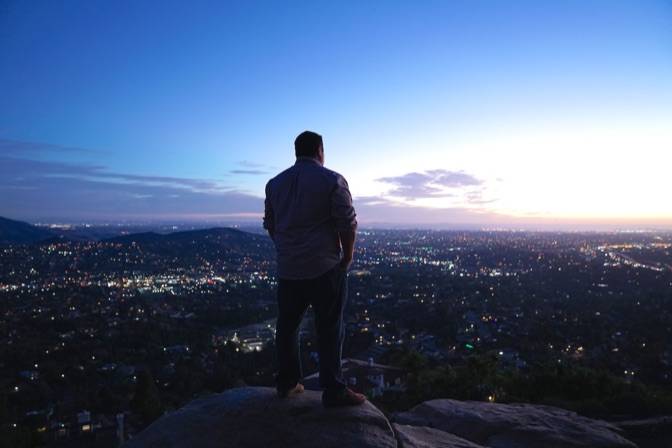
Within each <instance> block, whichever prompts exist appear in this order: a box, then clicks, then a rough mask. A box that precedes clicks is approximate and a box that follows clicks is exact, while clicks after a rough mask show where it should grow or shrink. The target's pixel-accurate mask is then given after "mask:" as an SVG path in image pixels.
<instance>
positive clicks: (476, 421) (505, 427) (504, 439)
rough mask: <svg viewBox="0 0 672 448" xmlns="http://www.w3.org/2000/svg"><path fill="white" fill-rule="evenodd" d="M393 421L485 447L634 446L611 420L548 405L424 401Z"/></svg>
mask: <svg viewBox="0 0 672 448" xmlns="http://www.w3.org/2000/svg"><path fill="white" fill-rule="evenodd" d="M394 421H395V422H397V423H402V424H410V425H414V426H429V427H432V428H436V429H439V430H442V431H445V432H448V433H452V434H455V435H457V436H459V437H462V438H464V439H467V440H469V441H471V442H474V443H477V444H481V445H484V446H487V447H491V448H514V447H515V448H528V447H529V448H537V447H544V448H576V447H586V448H588V447H590V448H636V445H635V444H634V443H632V442H631V441H629V440H627V439H625V438H624V437H622V436H621V435H620V429H619V428H618V427H616V426H615V425H612V424H610V423H607V422H605V421H601V420H593V419H589V418H585V417H582V416H579V415H577V414H576V413H574V412H571V411H566V410H564V409H558V408H555V407H551V406H543V405H532V404H499V403H485V402H480V401H457V400H447V399H444V400H430V401H427V402H425V403H422V404H420V405H418V406H416V407H415V408H413V409H411V410H410V411H408V412H403V413H400V414H397V415H396V416H395V418H394Z"/></svg>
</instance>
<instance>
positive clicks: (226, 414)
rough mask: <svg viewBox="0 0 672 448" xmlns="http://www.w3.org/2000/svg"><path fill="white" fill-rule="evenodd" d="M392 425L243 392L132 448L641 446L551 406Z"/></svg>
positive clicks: (434, 409)
mask: <svg viewBox="0 0 672 448" xmlns="http://www.w3.org/2000/svg"><path fill="white" fill-rule="evenodd" d="M392 420H393V422H394V423H390V421H389V420H388V418H387V417H386V416H385V415H384V414H383V413H382V412H381V411H380V410H379V409H377V408H376V407H375V406H374V405H372V404H371V403H368V402H367V403H366V404H365V405H363V406H359V407H351V408H340V409H324V408H323V407H322V404H321V401H320V393H319V392H314V391H306V392H305V393H303V394H301V395H298V396H296V397H292V398H290V399H279V398H277V397H276V395H275V390H274V389H271V388H264V387H242V388H236V389H230V390H228V391H226V392H224V393H221V394H215V395H211V396H208V397H205V398H201V399H198V400H195V401H193V402H191V403H190V404H188V405H187V406H185V407H183V408H182V409H179V410H177V411H175V412H172V413H170V414H167V415H165V416H163V417H161V418H160V419H159V420H157V421H156V422H154V423H153V424H152V425H150V426H149V427H148V428H146V429H145V430H144V431H142V432H141V433H140V434H138V435H137V436H136V437H135V438H133V439H132V440H130V441H129V442H128V443H126V445H125V447H126V448H159V447H160V448H173V447H174V448H177V447H189V448H210V447H212V448H214V447H217V448H234V447H235V448H252V447H263V448H267V447H269V448H270V447H272V448H284V447H292V448H308V447H311V448H314V447H317V448H332V447H333V448H337V447H338V448H344V447H346V448H350V447H352V448H485V447H491V448H577V447H586V448H588V447H590V448H636V445H635V444H634V443H632V442H630V441H629V440H627V439H625V438H624V437H623V436H622V435H621V432H620V431H621V430H620V429H619V428H618V427H616V426H614V425H612V424H610V423H607V422H604V421H600V420H592V419H588V418H585V417H581V416H579V415H577V414H575V413H573V412H569V411H565V410H562V409H558V408H554V407H551V406H541V405H530V404H498V403H483V402H475V401H466V402H463V401H456V400H431V401H427V402H425V403H422V404H421V405H418V406H416V407H415V408H413V409H411V410H410V411H408V412H403V413H399V414H396V415H395V416H394V417H393V419H392Z"/></svg>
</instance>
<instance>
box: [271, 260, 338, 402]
mask: <svg viewBox="0 0 672 448" xmlns="http://www.w3.org/2000/svg"><path fill="white" fill-rule="evenodd" d="M347 277H348V274H347V272H346V271H345V270H343V269H341V268H340V266H339V265H336V267H334V268H333V269H331V270H329V271H327V272H325V273H324V274H322V275H321V276H319V277H317V278H312V279H307V280H288V279H279V280H278V323H277V328H276V334H275V344H276V347H277V350H278V353H277V355H278V376H277V387H278V388H279V389H289V388H291V387H293V386H294V385H295V384H296V383H297V382H298V381H299V380H300V379H301V378H302V377H303V375H302V372H301V359H300V356H299V326H300V324H301V320H302V319H303V316H304V314H305V313H306V310H307V309H308V305H311V304H312V305H313V310H314V311H315V327H316V328H315V329H316V332H317V343H318V350H319V351H318V353H319V358H320V359H319V363H320V386H321V387H322V388H323V389H325V390H339V389H343V388H345V382H344V381H343V378H342V376H341V354H342V349H343V338H344V337H345V330H344V326H343V310H344V309H345V304H346V301H347V297H348V284H347Z"/></svg>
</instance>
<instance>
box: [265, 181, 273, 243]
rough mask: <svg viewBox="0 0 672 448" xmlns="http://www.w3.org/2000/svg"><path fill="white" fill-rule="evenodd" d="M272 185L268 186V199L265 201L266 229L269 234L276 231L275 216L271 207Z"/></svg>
mask: <svg viewBox="0 0 672 448" xmlns="http://www.w3.org/2000/svg"><path fill="white" fill-rule="evenodd" d="M270 185H271V183H270V182H268V183H267V184H266V198H265V199H264V229H266V230H268V231H269V232H274V231H275V216H274V214H273V206H272V205H271V187H270Z"/></svg>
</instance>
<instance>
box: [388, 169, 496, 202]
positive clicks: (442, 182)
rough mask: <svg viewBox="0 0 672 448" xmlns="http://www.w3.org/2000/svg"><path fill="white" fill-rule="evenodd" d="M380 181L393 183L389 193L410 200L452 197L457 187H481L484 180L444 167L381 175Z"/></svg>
mask: <svg viewBox="0 0 672 448" xmlns="http://www.w3.org/2000/svg"><path fill="white" fill-rule="evenodd" d="M377 181H379V182H383V183H386V184H390V185H392V187H393V188H392V189H391V190H390V191H388V193H387V194H389V195H392V196H399V197H404V198H407V199H409V200H413V199H418V198H432V197H434V198H436V197H451V196H454V195H455V191H454V190H455V189H459V188H463V187H479V186H481V185H483V181H481V180H480V179H477V178H476V177H475V176H472V175H471V174H468V173H465V172H464V171H449V170H443V169H436V170H429V171H423V172H419V173H418V172H412V173H407V174H403V175H401V176H392V177H381V178H379V179H377Z"/></svg>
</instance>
